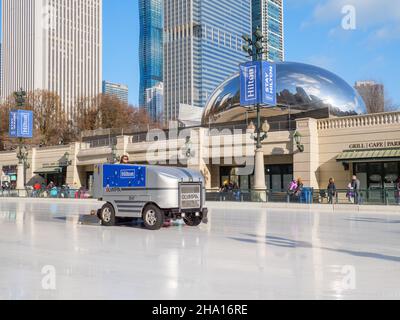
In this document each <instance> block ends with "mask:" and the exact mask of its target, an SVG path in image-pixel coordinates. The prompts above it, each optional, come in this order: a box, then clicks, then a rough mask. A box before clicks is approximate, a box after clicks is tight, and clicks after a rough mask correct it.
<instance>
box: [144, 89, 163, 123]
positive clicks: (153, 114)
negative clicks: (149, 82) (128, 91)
mask: <svg viewBox="0 0 400 320" xmlns="http://www.w3.org/2000/svg"><path fill="white" fill-rule="evenodd" d="M163 108H164V88H163V83H162V82H160V83H159V84H158V85H156V86H154V87H153V88H148V89H147V90H146V110H147V112H148V114H149V116H150V118H151V119H152V120H153V121H158V122H162V121H163V120H162V118H163Z"/></svg>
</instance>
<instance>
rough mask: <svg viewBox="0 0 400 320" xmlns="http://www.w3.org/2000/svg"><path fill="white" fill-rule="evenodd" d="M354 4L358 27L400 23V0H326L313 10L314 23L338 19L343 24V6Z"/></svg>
mask: <svg viewBox="0 0 400 320" xmlns="http://www.w3.org/2000/svg"><path fill="white" fill-rule="evenodd" d="M347 5H351V6H354V8H355V10H356V18H357V27H358V28H362V29H365V28H370V27H375V26H377V25H379V24H382V23H390V22H391V23H393V22H394V23H397V24H400V5H399V0H325V1H323V2H322V3H319V4H318V5H317V6H316V7H315V9H314V12H313V19H312V20H313V22H314V23H326V22H332V21H335V20H337V21H338V24H341V20H342V18H343V16H344V15H343V14H342V8H343V7H344V6H347Z"/></svg>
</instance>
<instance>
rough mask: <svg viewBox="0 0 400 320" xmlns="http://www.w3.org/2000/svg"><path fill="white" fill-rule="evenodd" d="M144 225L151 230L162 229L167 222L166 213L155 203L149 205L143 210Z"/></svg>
mask: <svg viewBox="0 0 400 320" xmlns="http://www.w3.org/2000/svg"><path fill="white" fill-rule="evenodd" d="M143 221H144V225H145V227H146V228H147V229H149V230H160V229H161V228H162V226H163V225H164V222H165V216H164V213H163V212H162V211H161V210H160V209H159V208H158V207H157V206H155V205H153V204H151V205H148V206H147V207H146V208H145V209H144V210H143Z"/></svg>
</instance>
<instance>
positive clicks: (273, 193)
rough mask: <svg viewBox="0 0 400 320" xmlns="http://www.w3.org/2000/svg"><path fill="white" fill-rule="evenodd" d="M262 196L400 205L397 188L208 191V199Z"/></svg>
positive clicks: (272, 199)
mask: <svg viewBox="0 0 400 320" xmlns="http://www.w3.org/2000/svg"><path fill="white" fill-rule="evenodd" d="M262 198H264V199H267V202H275V203H305V204H332V205H334V204H358V205H385V206H388V205H400V194H399V191H397V189H395V188H382V189H363V190H359V191H357V192H354V191H349V190H344V189H339V190H336V192H335V194H334V195H331V196H330V193H329V191H328V190H317V189H313V188H305V189H304V190H303V192H302V193H301V194H298V195H293V194H289V193H288V192H287V191H286V190H267V191H266V193H265V196H264V197H260V194H259V192H253V191H250V190H233V191H230V192H219V191H215V190H208V191H207V193H206V199H207V201H233V202H262V201H263V200H261V199H262Z"/></svg>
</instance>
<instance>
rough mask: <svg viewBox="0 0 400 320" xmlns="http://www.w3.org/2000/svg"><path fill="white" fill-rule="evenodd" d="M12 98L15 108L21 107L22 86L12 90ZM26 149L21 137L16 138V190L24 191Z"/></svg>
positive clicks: (23, 103) (23, 100) (23, 101)
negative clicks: (18, 89) (15, 90)
mask: <svg viewBox="0 0 400 320" xmlns="http://www.w3.org/2000/svg"><path fill="white" fill-rule="evenodd" d="M14 99H15V104H16V107H17V108H23V107H24V106H25V102H26V91H24V90H23V89H22V88H21V89H20V91H17V92H14ZM28 154H29V152H28V149H27V147H26V146H25V145H24V143H23V139H22V138H19V139H18V147H17V159H18V172H17V173H18V177H17V190H19V192H22V193H24V192H25V171H26V169H27V168H29V164H28Z"/></svg>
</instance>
